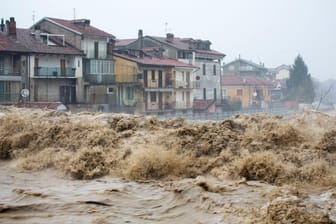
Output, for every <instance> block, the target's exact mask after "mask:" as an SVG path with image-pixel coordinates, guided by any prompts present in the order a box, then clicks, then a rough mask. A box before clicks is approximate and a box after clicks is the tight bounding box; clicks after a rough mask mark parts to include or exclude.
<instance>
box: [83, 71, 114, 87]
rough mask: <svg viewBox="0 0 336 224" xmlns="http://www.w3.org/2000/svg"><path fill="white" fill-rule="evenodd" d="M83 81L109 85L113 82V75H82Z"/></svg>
mask: <svg viewBox="0 0 336 224" xmlns="http://www.w3.org/2000/svg"><path fill="white" fill-rule="evenodd" d="M84 81H85V82H88V83H90V84H93V85H101V84H102V85H111V84H114V83H115V75H112V74H111V75H84Z"/></svg>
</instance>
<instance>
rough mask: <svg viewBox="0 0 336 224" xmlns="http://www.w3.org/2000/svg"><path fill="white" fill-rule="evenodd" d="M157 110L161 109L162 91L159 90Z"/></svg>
mask: <svg viewBox="0 0 336 224" xmlns="http://www.w3.org/2000/svg"><path fill="white" fill-rule="evenodd" d="M159 110H162V92H159Z"/></svg>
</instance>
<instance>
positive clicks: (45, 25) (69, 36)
mask: <svg viewBox="0 0 336 224" xmlns="http://www.w3.org/2000/svg"><path fill="white" fill-rule="evenodd" d="M39 25H40V28H41V30H46V31H48V32H49V33H53V34H64V35H65V41H66V42H68V43H70V44H71V45H73V46H75V47H76V48H78V49H81V35H80V34H76V33H74V32H71V31H69V30H67V29H65V28H61V27H59V26H57V25H55V24H53V23H51V22H49V21H46V20H43V21H41V23H39Z"/></svg>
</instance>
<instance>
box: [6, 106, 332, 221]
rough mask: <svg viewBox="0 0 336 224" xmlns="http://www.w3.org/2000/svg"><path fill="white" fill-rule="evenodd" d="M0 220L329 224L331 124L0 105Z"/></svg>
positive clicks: (319, 118) (319, 117)
mask: <svg viewBox="0 0 336 224" xmlns="http://www.w3.org/2000/svg"><path fill="white" fill-rule="evenodd" d="M0 124H1V126H0V157H1V160H0V167H1V169H0V173H1V177H2V178H1V181H0V188H1V189H2V190H1V193H0V217H1V218H0V222H4V223H45V222H48V223H285V222H286V221H290V220H292V221H293V222H294V223H333V222H335V221H336V203H335V202H336V198H335V194H336V192H335V187H334V186H335V183H336V178H335V177H336V175H335V167H336V164H335V162H334V161H335V159H336V154H335V152H336V129H335V127H336V126H335V125H336V119H335V117H334V116H332V115H328V114H324V113H320V112H312V111H306V112H301V113H300V114H295V115H290V116H271V115H268V114H255V115H236V116H234V117H231V118H230V119H226V120H223V121H218V122H214V121H209V122H204V121H202V122H197V121H192V122H191V121H186V120H184V119H179V118H175V119H167V120H158V119H157V118H155V117H150V116H141V115H123V114H104V113H87V112H85V113H78V114H71V113H66V112H56V111H48V110H29V109H18V108H14V107H0Z"/></svg>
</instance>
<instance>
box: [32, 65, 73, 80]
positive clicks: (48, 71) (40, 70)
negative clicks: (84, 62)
mask: <svg viewBox="0 0 336 224" xmlns="http://www.w3.org/2000/svg"><path fill="white" fill-rule="evenodd" d="M75 72H76V68H57V67H37V68H35V70H34V76H37V77H50V78H52V77H54V78H58V77H61V78H64V77H66V78H72V77H75Z"/></svg>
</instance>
